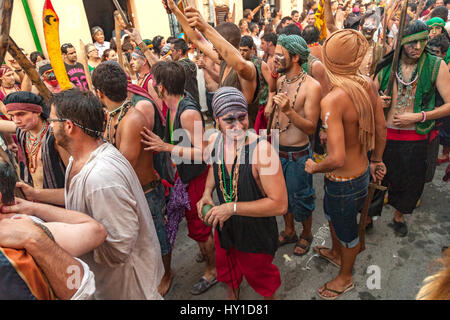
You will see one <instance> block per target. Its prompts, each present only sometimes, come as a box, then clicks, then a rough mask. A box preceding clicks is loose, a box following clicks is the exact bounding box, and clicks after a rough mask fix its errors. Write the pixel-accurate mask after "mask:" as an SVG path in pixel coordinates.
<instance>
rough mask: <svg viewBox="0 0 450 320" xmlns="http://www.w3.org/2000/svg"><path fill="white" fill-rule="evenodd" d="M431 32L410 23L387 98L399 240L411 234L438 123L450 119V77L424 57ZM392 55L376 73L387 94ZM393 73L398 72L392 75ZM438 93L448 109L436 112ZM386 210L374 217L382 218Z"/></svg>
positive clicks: (389, 178)
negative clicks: (410, 224) (412, 217)
mask: <svg viewBox="0 0 450 320" xmlns="http://www.w3.org/2000/svg"><path fill="white" fill-rule="evenodd" d="M428 37H429V29H428V27H427V25H426V24H425V23H423V22H422V21H418V20H415V21H411V22H410V23H409V24H408V25H407V26H406V29H405V31H404V34H403V37H402V39H401V53H400V60H399V66H398V70H395V72H396V77H395V81H394V87H393V90H392V92H385V95H386V96H383V97H382V98H383V100H385V102H386V101H387V102H389V100H391V99H392V103H391V104H390V105H389V104H386V103H385V115H386V122H387V126H388V129H387V130H388V131H387V143H386V149H385V151H384V155H383V159H372V162H376V161H380V162H381V161H383V162H384V163H385V164H386V167H387V174H386V176H385V178H384V180H383V184H384V185H386V186H388V187H389V189H388V191H389V192H388V195H389V198H388V203H389V204H391V205H392V206H393V207H394V208H395V213H394V219H393V227H394V230H395V231H396V233H398V234H399V235H400V236H406V234H407V233H408V228H407V226H406V221H405V218H404V215H405V214H411V213H412V212H413V211H414V209H415V207H416V204H417V201H418V200H419V199H420V197H421V195H422V192H423V188H424V184H425V173H426V169H427V168H426V156H427V145H428V141H429V140H432V138H433V137H432V129H433V128H434V126H435V120H436V119H439V118H442V117H445V116H448V115H450V75H449V72H448V68H447V65H446V64H445V62H444V61H443V60H442V59H440V58H438V57H436V56H433V55H431V54H429V53H428V52H426V51H424V49H425V46H426V44H427V41H428ZM392 57H393V52H392V53H390V54H389V55H388V56H387V57H386V58H385V59H383V60H382V61H381V62H380V64H379V65H378V67H377V71H379V72H377V73H376V84H377V86H378V89H379V90H381V91H383V92H384V91H385V90H386V88H387V85H388V80H389V75H390V73H391V67H392ZM393 72H394V71H393ZM436 89H437V91H438V92H439V94H440V95H441V97H442V99H443V101H444V104H443V105H442V106H441V107H439V108H435V93H436ZM382 208H383V207H382V205H381V206H379V208H377V210H373V212H371V213H370V215H380V214H381V210H382Z"/></svg>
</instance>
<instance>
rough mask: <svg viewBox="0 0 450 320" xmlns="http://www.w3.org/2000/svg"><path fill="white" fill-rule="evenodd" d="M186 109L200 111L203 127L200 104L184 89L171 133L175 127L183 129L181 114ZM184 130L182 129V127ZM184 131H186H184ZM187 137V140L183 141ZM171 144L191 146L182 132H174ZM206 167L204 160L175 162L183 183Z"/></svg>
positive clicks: (168, 134) (165, 136) (168, 137)
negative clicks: (179, 134)
mask: <svg viewBox="0 0 450 320" xmlns="http://www.w3.org/2000/svg"><path fill="white" fill-rule="evenodd" d="M186 110H195V111H197V112H199V113H200V117H201V119H202V125H203V128H204V127H205V123H204V121H203V116H202V113H201V111H200V106H199V105H198V103H197V102H196V101H195V100H194V98H193V97H192V95H191V94H190V93H189V92H187V91H184V98H183V99H182V100H181V101H180V103H179V105H178V109H177V113H176V115H175V119H174V121H173V129H172V130H173V133H175V130H177V129H183V127H182V126H181V114H182V113H183V112H184V111H186ZM169 115H170V113H169V112H167V116H166V128H165V134H164V141H165V142H167V143H170V142H171V141H170V140H171V139H170V129H169V125H168V124H169V123H170V118H169ZM183 130H184V129H183ZM185 132H186V131H185ZM185 139H187V140H188V141H184V140H185ZM173 144H174V145H177V144H180V146H183V147H188V146H190V147H193V145H192V143H191V141H190V140H189V137H188V135H186V134H184V135H182V136H179V137H177V136H176V135H175V134H174V136H173ZM180 161H181V160H180ZM206 169H207V165H206V163H205V162H203V161H202V162H201V163H196V162H194V160H189V163H186V161H182V162H181V163H180V164H177V170H178V175H179V176H180V179H181V181H182V182H183V183H185V184H186V183H189V181H191V180H193V179H194V178H196V177H198V176H199V175H200V174H202V173H203V172H204V171H205V170H206Z"/></svg>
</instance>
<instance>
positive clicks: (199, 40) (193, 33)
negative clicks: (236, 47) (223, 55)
mask: <svg viewBox="0 0 450 320" xmlns="http://www.w3.org/2000/svg"><path fill="white" fill-rule="evenodd" d="M163 5H164V7H165V6H166V5H165V4H164V1H163ZM167 6H168V7H169V9H170V10H171V11H172V13H173V14H174V15H175V17H176V18H177V20H178V22H179V23H180V25H181V27H182V28H183V31H184V33H185V34H186V35H187V37H188V38H189V39H190V40H191V41H192V42H193V43H194V44H195V45H196V46H197V48H199V49H200V51H201V52H203V53H204V54H206V55H207V56H208V57H210V58H211V59H212V60H213V61H214V62H215V63H217V64H220V60H219V57H218V55H217V53H216V52H215V51H214V49H213V46H212V45H211V43H209V42H208V40H206V39H205V37H203V35H202V34H201V33H200V32H198V31H197V30H195V29H193V28H192V27H191V26H190V25H189V22H188V19H187V18H186V17H185V16H184V14H183V13H182V12H181V11H180V9H178V7H177V6H176V5H175V2H174V1H173V0H167Z"/></svg>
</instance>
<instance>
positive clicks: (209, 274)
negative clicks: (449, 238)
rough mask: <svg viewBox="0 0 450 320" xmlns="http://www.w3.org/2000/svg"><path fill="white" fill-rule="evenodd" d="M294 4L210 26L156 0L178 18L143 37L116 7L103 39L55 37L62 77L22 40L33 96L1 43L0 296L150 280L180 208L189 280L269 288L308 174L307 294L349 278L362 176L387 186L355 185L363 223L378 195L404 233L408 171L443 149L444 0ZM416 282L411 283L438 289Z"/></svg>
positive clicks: (67, 295) (437, 161)
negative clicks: (326, 237) (325, 271)
mask: <svg viewBox="0 0 450 320" xmlns="http://www.w3.org/2000/svg"><path fill="white" fill-rule="evenodd" d="M304 3H305V10H304V11H303V12H301V13H299V12H298V11H296V10H294V11H292V12H291V13H290V15H288V16H284V17H283V15H282V13H281V11H277V10H273V8H271V7H270V6H268V5H266V3H265V1H264V0H263V1H261V3H260V4H259V5H258V6H257V7H256V8H255V9H254V10H251V9H246V10H244V14H243V18H242V19H240V20H239V21H236V22H237V23H236V24H235V21H233V19H234V17H233V14H231V12H230V13H228V14H227V15H226V16H225V18H224V19H225V21H224V22H222V23H220V24H218V25H216V26H212V25H211V24H209V23H208V22H206V20H205V19H204V18H203V17H202V14H201V13H200V12H199V11H198V10H197V9H196V8H193V7H187V8H184V11H181V10H180V8H179V7H178V6H177V4H176V3H175V2H174V1H173V0H167V1H165V0H164V1H162V5H163V6H164V7H165V8H166V10H167V11H168V12H171V13H172V14H173V15H174V16H175V17H176V20H177V21H178V23H179V25H180V27H181V28H180V30H181V29H182V30H183V34H181V35H180V36H179V35H174V37H169V38H167V39H165V38H164V37H162V36H158V35H157V36H155V37H154V38H153V39H151V40H150V39H143V38H142V36H141V34H140V32H139V30H137V29H133V28H129V27H128V26H127V24H126V23H125V22H124V21H123V19H122V17H121V15H119V14H117V13H116V14H115V17H116V18H117V20H118V22H119V26H120V30H121V34H120V35H119V37H120V39H116V34H115V31H114V32H113V38H112V39H110V41H105V34H104V31H103V30H102V28H100V27H98V26H94V27H93V28H92V30H91V34H92V40H93V41H92V43H89V44H86V46H85V47H84V48H81V51H82V52H77V51H76V48H75V47H74V46H73V44H71V43H65V44H63V45H62V46H61V52H62V57H61V59H62V60H63V61H64V65H65V68H66V71H67V75H68V78H69V80H70V82H71V83H72V86H73V88H72V89H69V90H65V91H63V90H62V89H61V87H60V86H59V83H58V79H57V77H56V76H55V72H54V71H53V68H52V63H51V61H49V60H48V59H47V58H46V57H45V56H44V55H43V54H42V53H40V52H33V53H31V54H30V55H29V56H28V55H27V56H28V57H29V60H30V61H31V63H32V64H33V65H34V66H35V67H36V71H37V72H38V74H39V76H40V78H41V81H42V82H43V83H44V84H45V87H46V88H47V89H48V90H49V91H50V93H51V94H52V97H51V99H50V100H45V99H44V95H42V93H41V92H40V91H39V89H38V86H36V85H35V83H32V81H31V80H30V77H29V75H28V74H26V73H25V72H24V71H23V70H22V67H21V66H20V65H19V64H18V63H17V61H15V60H14V58H12V57H8V58H7V59H6V61H5V62H6V63H5V64H3V65H2V66H1V68H0V81H1V84H0V100H1V101H2V103H0V107H1V108H0V111H1V113H0V116H1V119H2V120H0V210H1V213H2V214H1V215H0V269H1V270H2V276H3V277H4V279H7V280H8V281H0V282H1V283H2V286H3V285H5V286H8V288H0V298H13V299H29V298H35V299H36V298H37V299H55V298H56V299H89V298H95V299H162V298H163V297H164V296H165V295H166V294H167V292H168V291H169V290H170V289H171V285H172V282H173V278H174V276H175V272H174V269H173V266H172V262H171V260H172V259H171V258H172V251H173V248H174V245H175V240H176V235H177V232H178V228H179V224H180V221H181V220H182V219H183V218H186V221H187V229H188V236H189V237H190V238H191V239H193V240H194V241H195V242H196V243H197V244H198V247H199V251H198V252H193V253H192V255H193V257H195V260H196V261H197V262H198V263H202V262H204V263H205V267H204V272H203V276H202V277H201V279H199V281H198V282H197V283H195V284H193V285H192V289H191V290H190V293H191V294H192V295H200V294H202V293H204V292H206V291H207V290H209V289H210V288H211V287H212V286H214V285H215V284H216V283H218V282H222V283H225V284H226V286H227V288H228V295H227V298H228V299H239V287H240V284H241V282H242V279H243V277H245V279H246V280H247V282H248V284H249V285H250V287H251V288H253V289H254V290H255V291H256V292H257V293H258V294H260V295H261V296H262V297H264V298H265V299H275V298H276V292H277V290H278V288H279V287H280V285H281V277H280V272H279V270H278V267H277V266H276V265H275V264H273V259H274V256H275V253H276V251H277V248H279V247H280V246H283V245H287V244H294V248H293V254H294V255H297V256H304V255H306V254H307V253H308V252H309V251H310V249H311V245H312V242H313V239H314V237H313V233H312V221H313V218H314V215H313V212H314V210H315V208H316V206H318V205H319V204H318V203H317V200H316V197H315V189H314V186H313V175H316V174H320V173H323V174H324V190H325V196H324V200H323V207H324V213H325V218H326V219H327V221H328V223H329V227H330V237H331V239H332V243H331V247H330V248H328V247H323V246H316V247H314V248H313V250H314V252H315V253H316V254H317V255H318V256H319V257H321V258H323V259H325V260H326V261H328V262H329V263H331V264H332V265H334V266H336V267H337V268H338V269H339V273H338V275H337V276H336V277H335V278H334V279H331V280H330V281H328V282H326V283H324V284H323V285H322V286H320V287H319V288H318V290H317V294H318V296H319V297H321V298H323V299H327V300H331V299H337V298H339V297H341V296H342V295H343V294H345V293H346V292H349V291H350V290H352V289H353V288H354V287H355V284H354V281H353V276H352V271H353V267H354V264H355V261H356V258H357V256H358V254H359V253H360V252H361V250H362V249H361V241H360V232H359V230H358V214H359V212H361V210H362V207H363V204H364V202H365V201H366V198H367V195H368V193H369V191H368V190H369V184H370V183H373V184H379V185H383V186H385V187H387V192H386V191H380V190H377V191H376V192H375V195H374V197H373V200H372V203H371V204H370V208H369V214H368V218H367V220H366V221H363V224H364V228H365V229H366V230H368V229H370V228H374V221H373V219H372V218H373V217H375V216H379V215H381V212H382V210H383V205H384V204H385V203H389V204H390V205H391V206H392V207H393V208H394V209H395V213H394V216H393V226H394V231H395V233H396V234H397V235H399V236H402V237H404V236H406V235H407V234H408V227H407V221H406V218H405V217H407V216H408V215H410V214H412V213H413V211H414V210H415V208H416V207H417V206H418V204H419V202H420V198H421V196H422V193H423V190H424V186H425V183H426V182H430V181H431V180H432V179H433V177H434V174H435V169H436V166H437V165H441V164H444V165H445V164H446V163H447V162H449V161H450V156H449V152H450V74H449V71H450V50H449V44H450V37H449V33H448V32H449V30H450V21H449V17H450V2H449V1H448V0H445V1H444V0H429V1H409V5H408V8H407V11H406V12H407V13H406V16H402V14H401V12H402V7H401V3H402V1H383V0H381V1H351V0H347V1H330V0H321V1H304ZM421 4H422V6H420V5H421ZM403 20H404V25H400V21H403ZM117 43H119V44H120V46H121V47H119V49H121V50H117V49H118V48H117ZM118 51H119V52H122V53H123V56H122V57H119V56H118V54H117V52H118ZM395 53H397V54H395ZM80 54H81V55H84V56H83V57H82V58H83V59H79V58H80V57H79V55H80ZM83 62H84V63H83ZM392 68H395V70H392ZM89 82H91V84H90V83H89ZM440 145H442V153H441V154H439V150H440V147H439V146H440ZM449 178H450V165H449V166H448V167H447V174H446V176H445V177H443V179H444V181H447V180H448V179H449ZM277 216H283V220H284V229H283V230H282V231H281V232H279V230H278V226H277V218H276V217H277ZM296 222H297V223H301V232H298V231H297V230H298V226H296ZM446 255H447V259H448V257H449V256H450V252H449V251H447V252H446ZM11 260H13V261H20V263H11V262H10V261H11ZM3 270H4V271H3ZM69 270H71V271H69ZM18 272H20V273H21V274H23V279H22V278H20V277H17V274H18ZM5 275H6V276H5ZM2 276H0V277H2ZM441 278H442V277H441ZM441 278H439V277H435V278H432V279H431V280H432V281H440V280H442V279H441ZM21 281H22V282H23V283H25V285H20V286H19V285H17V283H19V282H20V283H22V282H21ZM442 281H444V280H442ZM69 284H71V285H69ZM435 287H437V288H439V287H440V286H439V285H436V286H432V285H428V286H427V287H426V290H422V291H421V294H420V298H424V299H426V298H427V297H432V298H433V299H436V298H445V299H449V298H450V297H449V295H448V292H447V293H439V294H437V293H436V291H433V288H435ZM440 292H441V291H440ZM418 297H419V296H418Z"/></svg>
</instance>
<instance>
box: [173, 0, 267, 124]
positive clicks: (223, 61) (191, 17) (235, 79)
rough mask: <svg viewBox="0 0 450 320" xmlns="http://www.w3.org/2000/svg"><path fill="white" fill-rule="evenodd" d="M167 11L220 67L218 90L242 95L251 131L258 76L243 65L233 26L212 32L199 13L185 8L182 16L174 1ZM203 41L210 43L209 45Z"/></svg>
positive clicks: (247, 64)
mask: <svg viewBox="0 0 450 320" xmlns="http://www.w3.org/2000/svg"><path fill="white" fill-rule="evenodd" d="M167 4H168V7H169V8H170V10H172V12H173V13H174V14H175V16H176V17H177V20H178V21H179V22H180V24H181V26H182V27H183V30H185V32H186V34H187V36H188V37H189V39H191V41H192V42H193V43H194V44H195V45H196V46H197V47H198V48H199V49H200V50H201V51H202V52H203V53H204V54H206V55H207V56H209V57H210V58H211V59H212V60H213V61H214V62H215V63H217V64H220V79H219V87H224V86H230V87H235V88H236V89H238V90H240V91H242V93H243V94H244V96H245V98H246V99H247V102H248V103H249V114H250V115H254V116H253V117H250V119H249V120H250V127H251V128H252V127H253V124H254V121H255V118H256V114H257V110H258V107H259V106H258V103H257V98H258V92H257V90H256V89H257V87H258V76H257V70H256V67H255V65H254V64H253V63H252V62H251V61H246V60H245V59H244V58H243V57H242V56H241V54H240V53H239V44H240V41H241V32H240V30H239V28H238V27H237V26H236V25H235V24H233V23H228V22H227V23H222V24H220V25H218V26H217V27H216V28H215V29H214V28H213V27H211V25H209V24H208V23H207V22H206V21H205V20H204V19H203V17H202V15H201V14H200V12H199V11H198V10H196V9H195V8H192V7H187V8H186V9H185V12H184V15H183V13H182V12H181V11H180V10H179V9H178V7H176V5H175V3H174V1H173V0H168V1H167ZM202 34H204V35H205V37H206V38H208V39H209V41H211V42H208V41H207V40H206V39H205V38H204V37H203V36H202Z"/></svg>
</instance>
